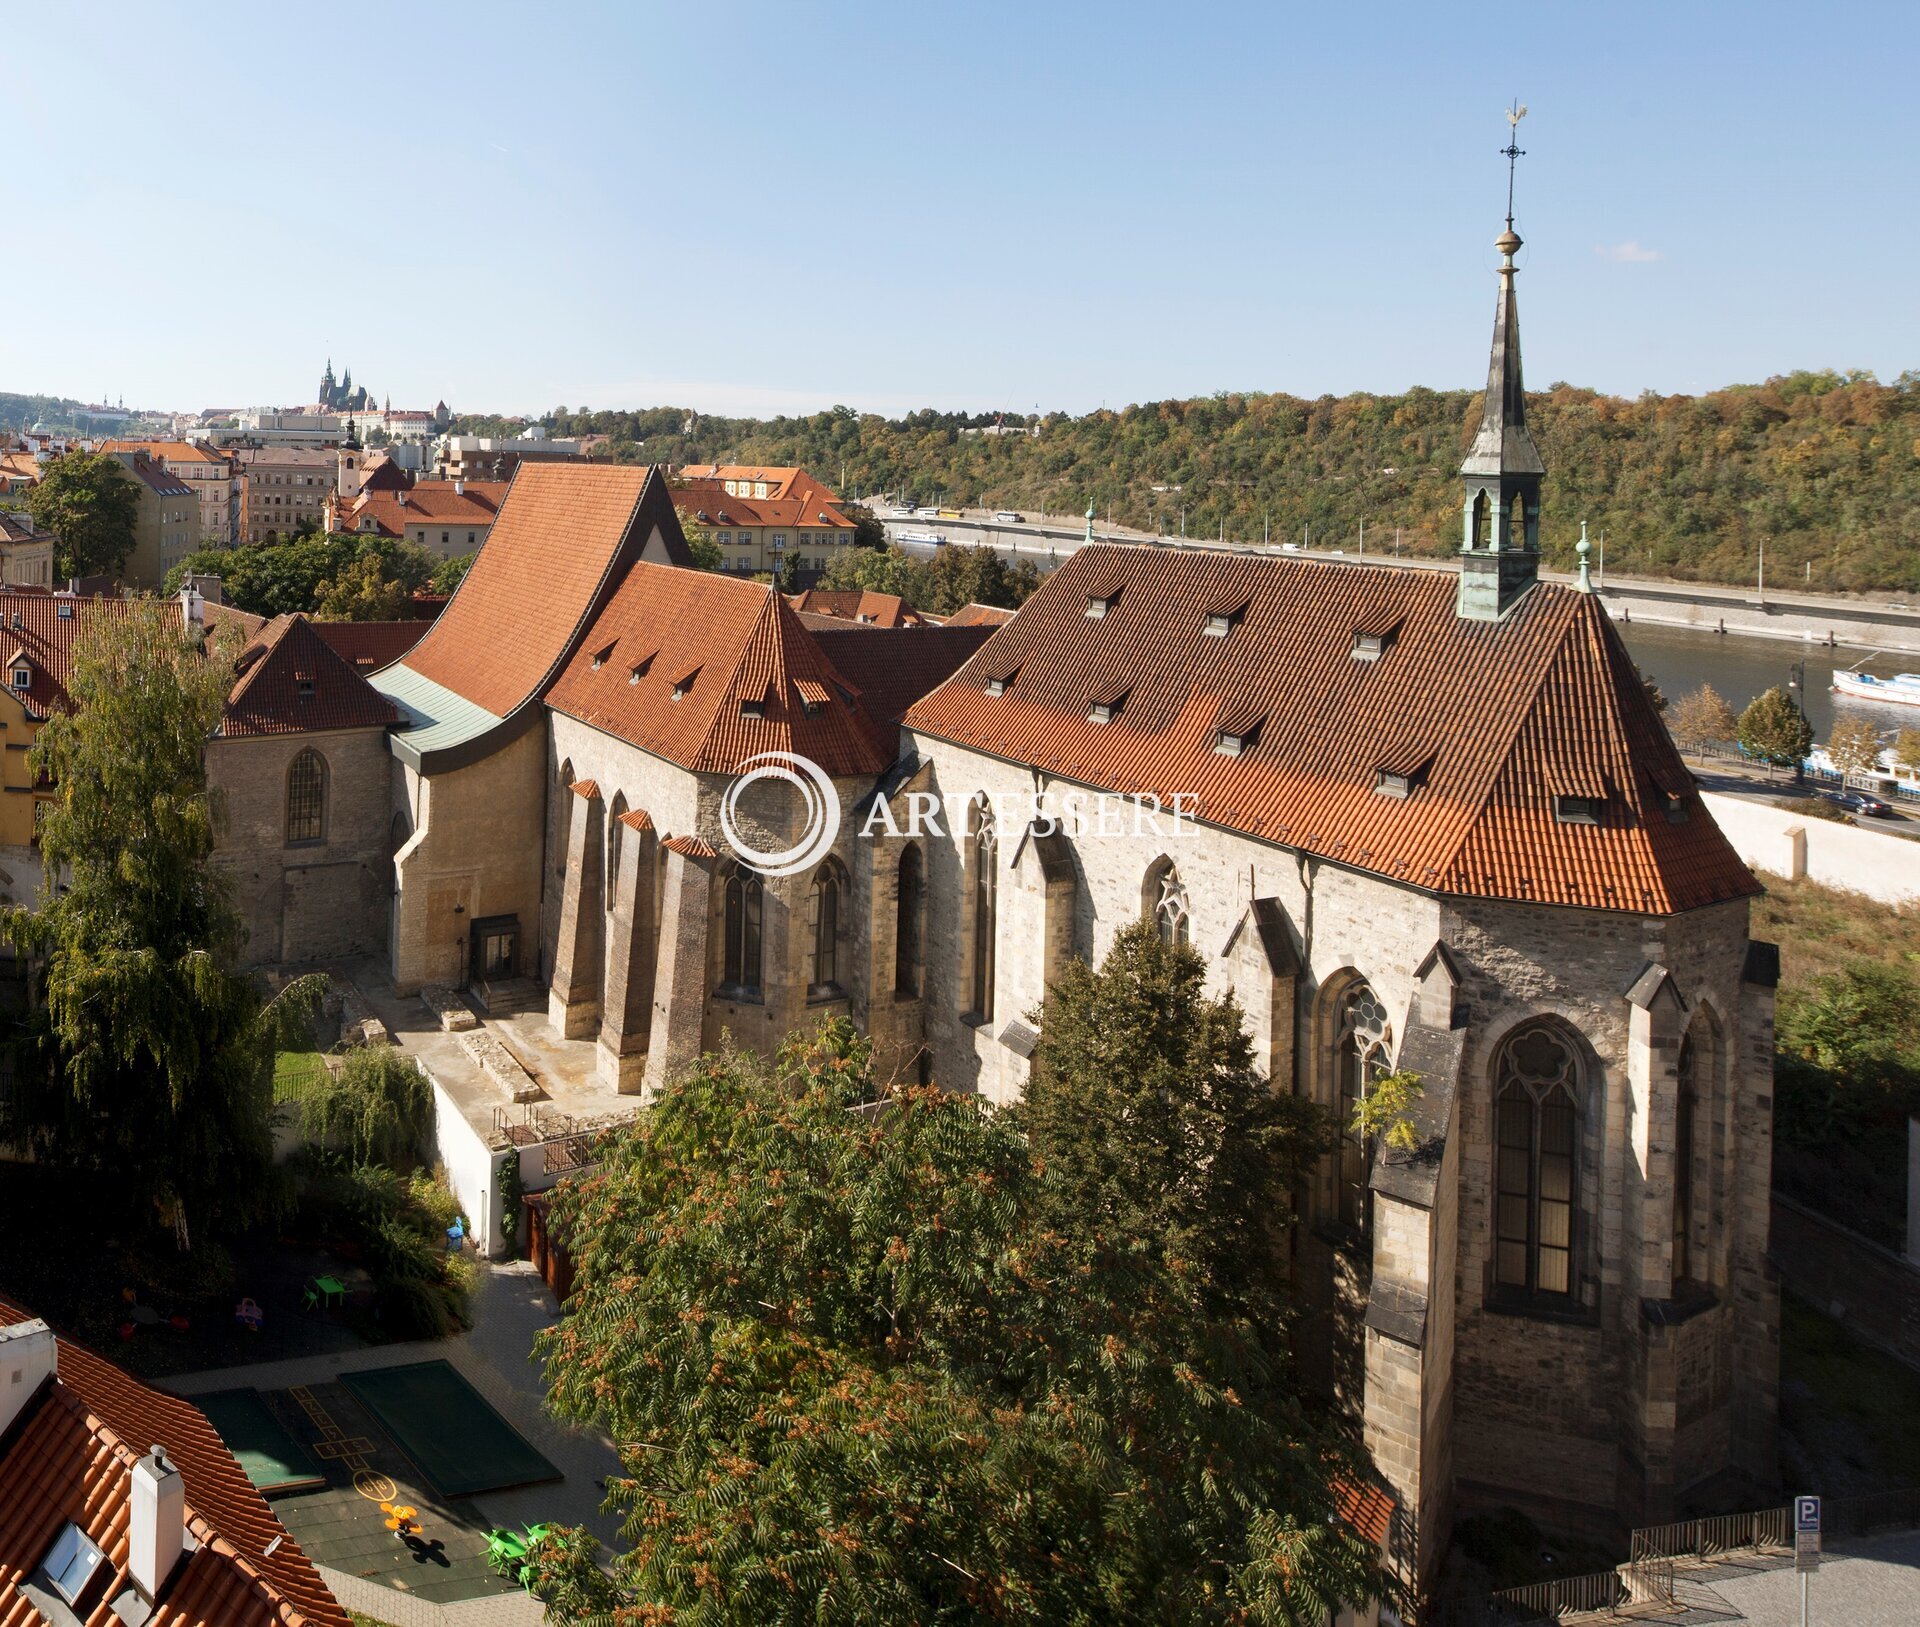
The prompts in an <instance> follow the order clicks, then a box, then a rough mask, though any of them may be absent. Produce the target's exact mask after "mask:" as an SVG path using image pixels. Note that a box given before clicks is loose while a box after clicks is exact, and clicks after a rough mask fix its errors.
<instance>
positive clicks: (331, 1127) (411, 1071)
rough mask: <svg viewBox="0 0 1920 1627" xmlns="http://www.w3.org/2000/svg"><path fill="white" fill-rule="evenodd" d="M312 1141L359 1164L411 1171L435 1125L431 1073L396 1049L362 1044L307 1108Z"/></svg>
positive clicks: (304, 1119) (304, 1107)
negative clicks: (423, 1070)
mask: <svg viewBox="0 0 1920 1627" xmlns="http://www.w3.org/2000/svg"><path fill="white" fill-rule="evenodd" d="M301 1123H302V1127H303V1128H304V1129H305V1131H306V1134H307V1138H308V1139H309V1140H311V1141H316V1142H319V1143H321V1144H323V1145H325V1146H329V1147H337V1148H339V1149H340V1150H341V1151H342V1152H344V1153H345V1154H346V1155H347V1156H348V1157H349V1158H351V1159H352V1160H353V1162H354V1163H356V1164H379V1165H382V1166H383V1167H385V1168H387V1169H391V1170H399V1171H405V1170H407V1169H409V1168H410V1167H411V1166H412V1165H413V1163H414V1162H415V1161H416V1160H417V1159H418V1158H419V1156H420V1149H421V1147H423V1146H424V1145H425V1144H426V1139H427V1133H428V1131H429V1130H430V1129H431V1128H432V1125H433V1092H432V1090H431V1089H430V1088H429V1087H428V1085H427V1080H426V1075H424V1074H423V1073H421V1071H420V1069H419V1068H418V1067H417V1066H416V1065H415V1064H414V1061H413V1059H412V1058H411V1057H410V1056H408V1055H406V1053H405V1052H403V1051H400V1050H397V1049H395V1048H394V1047H393V1046H391V1045H357V1046H355V1047H354V1048H353V1049H352V1050H351V1051H349V1052H348V1053H347V1054H346V1056H345V1058H344V1059H343V1060H342V1061H341V1063H340V1070H339V1072H338V1073H335V1074H332V1075H330V1076H329V1078H328V1080H327V1082H326V1084H325V1085H324V1086H322V1087H321V1088H320V1089H319V1090H316V1091H315V1092H314V1093H313V1094H312V1095H310V1096H309V1097H308V1098H307V1099H306V1101H305V1102H304V1103H303V1104H302V1105H301Z"/></svg>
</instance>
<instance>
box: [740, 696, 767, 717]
mask: <svg viewBox="0 0 1920 1627" xmlns="http://www.w3.org/2000/svg"><path fill="white" fill-rule="evenodd" d="M740 715H741V716H742V717H765V716H766V715H767V703H766V701H764V700H744V699H743V700H742V701H741V702H740Z"/></svg>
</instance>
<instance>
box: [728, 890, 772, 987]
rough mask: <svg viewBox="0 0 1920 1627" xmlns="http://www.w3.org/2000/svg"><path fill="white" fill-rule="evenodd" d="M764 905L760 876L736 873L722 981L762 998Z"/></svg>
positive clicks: (730, 897) (729, 907)
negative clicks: (761, 972) (761, 926)
mask: <svg viewBox="0 0 1920 1627" xmlns="http://www.w3.org/2000/svg"><path fill="white" fill-rule="evenodd" d="M764 904H765V894H764V892H763V890H762V886H761V881H760V877H759V876H757V875H755V874H754V872H753V871H751V870H740V869H736V870H734V871H733V872H732V873H731V874H730V875H728V877H727V890H726V925H725V932H724V936H725V939H726V953H725V957H724V961H725V963H724V967H723V972H722V975H723V979H724V981H725V983H726V984H727V986H728V987H729V988H730V989H732V990H734V991H735V992H736V993H739V994H744V995H747V996H749V997H751V998H753V999H756V1000H757V999H758V998H759V997H760V923H761V915H762V910H763V908H764Z"/></svg>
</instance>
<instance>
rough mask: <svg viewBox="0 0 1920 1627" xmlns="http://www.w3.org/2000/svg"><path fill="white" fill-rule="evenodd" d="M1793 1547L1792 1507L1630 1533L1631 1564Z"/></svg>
mask: <svg viewBox="0 0 1920 1627" xmlns="http://www.w3.org/2000/svg"><path fill="white" fill-rule="evenodd" d="M1792 1546H1793V1510H1792V1509H1790V1508H1762V1509H1755V1510H1752V1511H1751V1512H1749V1513H1745V1514H1716V1515H1714V1516H1713V1517H1712V1518H1711V1519H1705V1520H1679V1521H1676V1522H1675V1523H1674V1524H1672V1525H1649V1526H1642V1527H1641V1528H1640V1529H1639V1530H1637V1531H1635V1532H1634V1533H1633V1546H1632V1549H1631V1550H1630V1554H1631V1557H1630V1558H1629V1559H1628V1561H1627V1563H1628V1564H1630V1565H1640V1564H1644V1563H1646V1562H1648V1561H1650V1560H1658V1559H1689V1560H1695V1561H1703V1560H1709V1559H1718V1558H1719V1557H1720V1556H1721V1555H1722V1554H1730V1553H1739V1552H1742V1551H1749V1550H1754V1549H1761V1548H1783V1549H1784V1548H1790V1547H1792Z"/></svg>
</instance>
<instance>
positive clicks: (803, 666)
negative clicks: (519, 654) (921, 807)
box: [481, 543, 894, 777]
mask: <svg viewBox="0 0 1920 1627" xmlns="http://www.w3.org/2000/svg"><path fill="white" fill-rule="evenodd" d="M491 546H492V544H491V543H489V544H488V547H491ZM481 557H482V558H483V559H484V558H485V557H486V555H485V550H482V553H481ZM860 636H876V635H873V634H871V633H863V634H861V635H860ZM802 684H805V685H807V686H808V688H807V690H806V691H803V690H802V689H801V687H800V686H801V685H802ZM676 689H679V690H680V691H681V693H680V697H679V698H678V699H677V700H676V699H675V698H674V691H675V690H676ZM743 702H758V703H759V705H760V707H761V715H760V716H757V717H750V716H747V715H745V714H744V712H743V710H742V703H743ZM809 702H811V703H812V705H813V709H812V710H811V711H810V710H809ZM547 703H548V705H550V706H551V707H553V709H554V710H555V711H558V712H564V713H565V714H566V715H567V716H569V717H575V718H578V719H579V720H580V721H581V722H583V723H590V724H592V725H593V726H594V727H595V728H598V729H604V730H605V731H606V732H607V733H609V734H612V735H616V736H618V737H619V738H620V739H622V740H625V741H628V742H629V743H631V744H633V745H636V746H638V747H640V748H641V750H643V751H648V752H651V753H653V755H655V756H656V757H664V758H666V759H667V760H668V761H670V762H675V763H678V764H679V765H680V766H681V767H683V768H690V769H694V770H697V771H701V772H709V773H721V774H730V773H732V772H734V770H735V769H737V768H738V767H739V765H740V764H741V763H742V762H743V761H744V760H745V759H746V758H748V757H752V756H754V755H756V754H758V753H760V752H763V751H790V752H795V753H797V754H799V755H801V756H804V757H808V758H811V759H812V760H813V761H814V762H816V763H818V764H819V765H820V766H821V767H822V768H823V769H825V770H826V771H827V773H829V774H831V775H834V776H836V777H842V776H855V775H860V776H864V775H869V774H878V773H880V772H881V771H882V770H883V769H885V767H886V766H887V764H888V763H890V762H891V761H892V760H893V756H894V753H893V750H892V745H891V739H892V734H891V731H890V730H886V729H883V728H882V727H881V726H880V724H879V723H878V722H877V721H876V720H875V719H874V718H873V717H872V716H870V715H869V713H868V711H867V710H866V708H864V707H863V706H861V705H860V704H859V701H858V699H857V697H855V696H854V694H853V691H852V689H851V687H850V686H849V685H848V684H847V683H846V682H845V681H844V680H843V679H842V677H841V675H840V674H839V673H838V672H837V671H835V670H834V666H833V663H832V662H830V661H829V660H828V659H827V657H826V656H825V654H824V653H823V652H822V651H821V648H820V646H819V644H818V643H816V642H815V640H814V638H813V637H812V636H811V635H810V634H809V633H808V632H807V630H806V629H805V628H804V627H802V626H801V625H800V619H799V617H798V616H796V615H795V614H794V611H793V607H792V606H791V605H789V604H788V603H787V601H786V600H785V598H783V597H782V596H781V595H780V594H779V593H778V592H777V591H775V590H774V589H773V588H770V587H765V586H762V585H761V584H759V583H755V582H743V581H740V580H738V579H735V578H731V577H726V576H721V575H718V574H714V573H709V572H706V571H693V570H682V569H676V568H674V567H672V566H663V565H648V564H637V565H635V566H634V567H633V569H632V570H631V571H630V572H629V573H628V574H627V577H626V580H625V581H623V582H622V583H621V584H620V587H619V589H618V590H617V591H616V592H615V593H614V595H613V597H612V599H611V600H609V601H608V603H607V605H606V608H605V609H604V610H602V611H601V613H600V614H599V615H598V616H597V617H596V618H595V619H594V622H593V625H592V627H591V628H590V629H589V630H588V632H587V635H586V636H585V637H584V638H583V639H581V641H580V645H579V648H578V650H577V651H576V652H575V654H574V656H573V658H572V659H571V660H570V661H569V662H568V664H567V668H566V670H565V672H563V673H562V674H561V676H560V678H559V680H558V682H556V683H555V684H554V686H553V689H552V692H551V693H550V694H549V695H548V697H547Z"/></svg>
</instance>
